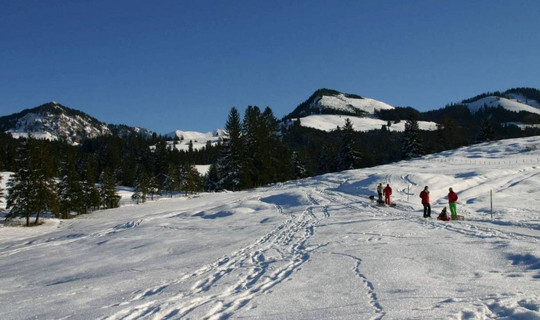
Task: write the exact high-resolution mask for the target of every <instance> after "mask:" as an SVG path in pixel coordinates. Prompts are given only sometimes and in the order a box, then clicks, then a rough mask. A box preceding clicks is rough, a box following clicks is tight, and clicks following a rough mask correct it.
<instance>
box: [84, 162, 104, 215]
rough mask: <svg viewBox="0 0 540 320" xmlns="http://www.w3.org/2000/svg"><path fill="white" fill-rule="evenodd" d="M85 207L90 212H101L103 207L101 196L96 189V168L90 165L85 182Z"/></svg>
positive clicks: (88, 165)
mask: <svg viewBox="0 0 540 320" xmlns="http://www.w3.org/2000/svg"><path fill="white" fill-rule="evenodd" d="M83 192H84V200H85V206H86V208H87V209H89V210H99V208H100V207H101V195H100V192H99V189H98V188H97V187H96V178H95V173H94V167H93V166H92V165H91V164H90V163H88V164H87V166H86V179H85V180H84V181H83Z"/></svg>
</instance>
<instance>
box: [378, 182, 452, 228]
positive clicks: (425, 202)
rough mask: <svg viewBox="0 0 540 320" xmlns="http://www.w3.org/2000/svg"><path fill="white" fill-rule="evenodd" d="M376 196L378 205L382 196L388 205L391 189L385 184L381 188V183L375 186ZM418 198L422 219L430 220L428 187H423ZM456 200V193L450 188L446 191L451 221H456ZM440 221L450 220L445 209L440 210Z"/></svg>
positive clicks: (381, 201)
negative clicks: (422, 212) (422, 209)
mask: <svg viewBox="0 0 540 320" xmlns="http://www.w3.org/2000/svg"><path fill="white" fill-rule="evenodd" d="M377 194H378V196H379V200H378V203H381V204H382V203H383V200H382V196H383V194H384V203H385V204H386V205H390V203H391V202H390V196H391V195H392V188H391V187H390V184H386V187H385V188H383V185H382V183H379V185H378V186H377ZM420 198H421V199H422V205H423V206H424V218H430V217H431V202H430V200H429V187H428V186H425V187H424V190H422V192H420ZM457 200H458V195H457V193H455V192H454V190H453V189H452V188H449V189H448V207H449V208H450V214H451V219H452V220H456V219H457V218H458V215H457V207H456V202H457ZM438 218H439V219H441V220H450V218H448V214H447V212H446V207H444V209H443V210H442V212H441V214H440V215H439V217H438Z"/></svg>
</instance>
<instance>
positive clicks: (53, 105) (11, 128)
mask: <svg viewBox="0 0 540 320" xmlns="http://www.w3.org/2000/svg"><path fill="white" fill-rule="evenodd" d="M0 129H1V130H2V131H5V132H9V133H11V134H12V135H13V136H15V137H18V136H28V135H31V136H33V137H36V138H40V139H49V140H64V141H66V142H68V143H71V144H74V143H78V142H80V141H81V140H82V139H85V138H95V137H97V136H101V135H106V134H111V130H110V129H109V127H108V126H107V125H106V124H105V123H103V122H101V121H99V120H97V119H95V118H93V117H91V116H89V115H87V114H85V113H83V112H81V111H78V110H74V109H71V108H68V107H65V106H63V105H61V104H59V103H57V102H49V103H46V104H43V105H41V106H39V107H36V108H33V109H26V110H23V111H22V112H20V113H17V114H13V115H9V116H4V117H0Z"/></svg>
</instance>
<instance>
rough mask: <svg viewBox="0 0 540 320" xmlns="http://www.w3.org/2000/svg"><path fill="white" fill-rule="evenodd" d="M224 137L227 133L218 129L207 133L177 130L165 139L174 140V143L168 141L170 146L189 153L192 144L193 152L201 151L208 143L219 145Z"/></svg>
mask: <svg viewBox="0 0 540 320" xmlns="http://www.w3.org/2000/svg"><path fill="white" fill-rule="evenodd" d="M224 135H225V132H224V131H223V130H222V129H217V130H214V131H211V132H206V133H203V132H197V131H182V130H176V131H174V132H171V133H169V134H166V135H165V137H167V138H170V139H173V140H172V141H168V144H169V146H171V147H173V146H174V147H175V148H176V149H178V150H184V151H187V150H189V145H190V143H191V144H192V145H193V150H200V149H202V148H204V147H206V145H207V143H210V144H212V145H215V144H217V143H218V142H219V141H220V140H222V139H223V137H224ZM175 140H176V141H175Z"/></svg>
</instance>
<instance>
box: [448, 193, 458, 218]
mask: <svg viewBox="0 0 540 320" xmlns="http://www.w3.org/2000/svg"><path fill="white" fill-rule="evenodd" d="M457 199H458V195H457V193H455V192H454V190H452V188H450V189H448V207H450V213H451V215H452V220H456V219H457V207H456V201H457Z"/></svg>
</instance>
